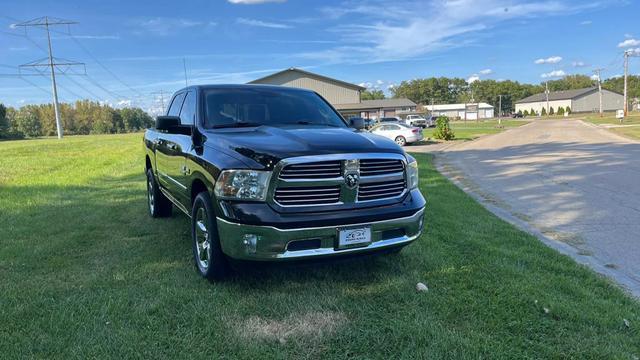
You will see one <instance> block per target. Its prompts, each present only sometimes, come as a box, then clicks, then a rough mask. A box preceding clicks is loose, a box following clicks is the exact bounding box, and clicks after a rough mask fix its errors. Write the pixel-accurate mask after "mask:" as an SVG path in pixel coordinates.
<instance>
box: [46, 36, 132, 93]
mask: <svg viewBox="0 0 640 360" xmlns="http://www.w3.org/2000/svg"><path fill="white" fill-rule="evenodd" d="M54 32H57V33H59V34H64V35H67V36H69V37H70V38H71V40H73V41H74V42H75V43H76V44H77V45H78V46H79V47H80V48H81V49H82V50H83V51H84V52H85V53H87V55H89V57H91V58H92V59H93V61H95V62H96V63H97V64H98V65H100V67H101V68H102V69H104V71H106V72H107V73H109V75H111V76H112V77H113V78H114V79H115V80H116V81H118V82H119V83H121V84H122V85H124V86H125V87H126V88H127V89H129V90H130V91H132V92H134V93H136V94H138V95H142V93H140V92H139V91H138V90H136V89H134V88H132V87H131V86H129V85H128V84H127V83H125V82H124V81H122V79H121V78H120V77H119V76H118V75H116V74H115V73H114V72H113V71H111V70H110V69H109V68H108V67H107V66H106V65H104V64H103V63H102V62H101V61H100V60H98V58H97V57H95V56H94V55H93V54H92V53H91V51H89V49H87V48H86V47H85V46H84V45H83V44H82V43H81V42H80V41H79V40H78V39H77V38H76V37H75V36H73V34H71V32H68V33H63V32H60V31H54Z"/></svg>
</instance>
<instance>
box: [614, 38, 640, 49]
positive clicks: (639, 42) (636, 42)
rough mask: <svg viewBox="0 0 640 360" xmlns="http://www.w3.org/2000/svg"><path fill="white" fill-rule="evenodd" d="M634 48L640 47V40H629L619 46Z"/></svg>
mask: <svg viewBox="0 0 640 360" xmlns="http://www.w3.org/2000/svg"><path fill="white" fill-rule="evenodd" d="M633 46H640V40H638V39H627V40H625V41H623V42H621V43H619V44H618V47H619V48H628V47H633Z"/></svg>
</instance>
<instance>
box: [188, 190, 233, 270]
mask: <svg viewBox="0 0 640 360" xmlns="http://www.w3.org/2000/svg"><path fill="white" fill-rule="evenodd" d="M191 237H192V239H193V258H194V260H195V265H196V269H197V270H198V273H200V275H202V277H204V278H206V279H207V280H209V281H211V282H213V281H216V280H222V279H224V278H225V277H226V276H227V275H228V274H229V264H228V262H227V258H226V256H225V255H224V253H223V252H222V248H221V247H220V237H219V236H218V229H217V227H216V219H215V216H214V212H213V205H212V204H211V197H210V196H209V193H207V192H206V191H203V192H201V193H200V194H198V195H197V196H196V198H195V200H194V201H193V208H192V209H191Z"/></svg>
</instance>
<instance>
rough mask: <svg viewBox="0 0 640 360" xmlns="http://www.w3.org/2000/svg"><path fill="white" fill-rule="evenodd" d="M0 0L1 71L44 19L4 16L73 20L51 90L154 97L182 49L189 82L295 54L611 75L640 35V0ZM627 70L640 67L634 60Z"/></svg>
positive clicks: (13, 99)
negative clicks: (34, 23) (65, 63)
mask: <svg viewBox="0 0 640 360" xmlns="http://www.w3.org/2000/svg"><path fill="white" fill-rule="evenodd" d="M2 8H3V9H2V14H1V15H0V44H1V45H0V73H1V74H14V73H16V71H17V70H16V66H17V65H20V64H24V63H28V62H30V61H33V60H37V59H41V58H43V57H45V56H46V52H45V50H46V38H45V37H44V31H42V29H38V28H30V29H29V30H28V31H27V33H26V34H25V32H24V29H23V28H20V27H18V28H15V27H13V26H12V24H14V23H16V22H19V21H26V20H30V19H33V18H37V17H40V16H44V15H48V16H51V17H56V18H62V19H69V20H74V21H77V22H78V24H76V25H71V26H70V27H67V26H59V27H55V28H54V30H55V31H56V32H53V33H52V36H53V39H52V41H53V48H54V55H55V56H56V57H58V58H60V59H70V60H74V61H79V62H84V63H86V74H87V75H83V74H84V69H82V68H80V67H77V68H74V69H71V70H68V71H67V74H66V75H60V76H59V79H58V82H59V83H60V85H61V88H60V89H59V92H60V98H61V101H73V100H76V99H77V98H78V96H82V97H86V98H90V99H93V100H99V101H106V102H109V103H111V104H118V103H120V104H121V105H122V104H130V103H131V104H133V105H138V106H142V107H144V108H145V109H151V110H153V109H157V107H158V106H159V101H158V99H157V98H158V93H157V92H159V91H160V90H163V91H166V92H169V93H170V92H173V91H175V90H177V89H178V88H180V87H182V86H184V71H183V58H184V59H185V62H186V66H187V74H188V78H189V83H190V84H197V83H243V82H247V81H249V80H252V79H255V78H258V77H262V76H265V75H267V74H269V73H272V72H275V71H279V70H282V69H284V68H288V67H301V68H305V69H307V70H309V71H313V72H318V73H321V74H324V75H327V76H331V77H335V78H338V79H341V80H345V81H349V82H352V83H356V84H364V85H365V86H368V87H371V88H379V89H382V90H385V91H388V88H389V87H390V86H393V85H394V84H398V83H399V82H401V81H402V80H410V79H413V78H422V77H430V76H449V77H453V76H457V77H462V78H465V79H469V80H470V81H473V80H474V79H476V78H481V79H496V80H500V79H512V80H518V81H521V82H529V83H539V82H541V81H543V80H544V79H545V78H555V77H557V76H561V75H562V74H589V75H590V74H591V73H592V70H593V69H594V68H604V69H605V70H604V71H603V77H612V76H619V75H620V74H622V71H623V70H622V53H623V51H624V50H625V49H636V48H640V28H638V26H637V24H638V21H637V14H638V13H639V12H640V1H630V0H628V1H624V0H620V1H616V0H612V1H597V0H594V1H590V0H583V1H563V0H556V1H545V0H540V1H518V0H475V1H472V0H453V1H442V0H439V1H404V0H397V1H394V0H347V1H343V0H325V1H302V0H279V1H278V0H276V1H274V0H271V1H265V0H262V1H261V0H202V1H201V0H195V1H191V0H184V1H181V2H176V1H162V0H154V1H109V0H100V1H95V0H84V1H65V0H57V1H37V0H30V1H13V0H9V1H8V2H7V1H4V2H3V6H2ZM69 34H71V35H72V36H70V35H69ZM637 51H638V53H640V50H637ZM61 70H64V69H61ZM630 70H631V71H630V72H631V73H632V74H637V73H639V72H640V59H638V58H635V59H632V61H631V66H630ZM24 72H29V70H23V73H24ZM31 73H33V71H31ZM24 79H26V80H24ZM27 81H28V82H27ZM0 82H1V85H0V102H3V103H7V104H9V105H12V106H20V105H21V104H25V103H34V102H35V103H40V102H48V101H50V95H49V94H48V91H49V89H50V82H49V79H48V78H47V77H44V76H36V74H32V75H30V76H25V77H24V78H23V79H21V78H16V77H8V76H3V77H0Z"/></svg>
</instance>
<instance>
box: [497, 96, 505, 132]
mask: <svg viewBox="0 0 640 360" xmlns="http://www.w3.org/2000/svg"><path fill="white" fill-rule="evenodd" d="M503 96H504V95H498V99H499V100H498V125H502V97H503Z"/></svg>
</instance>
